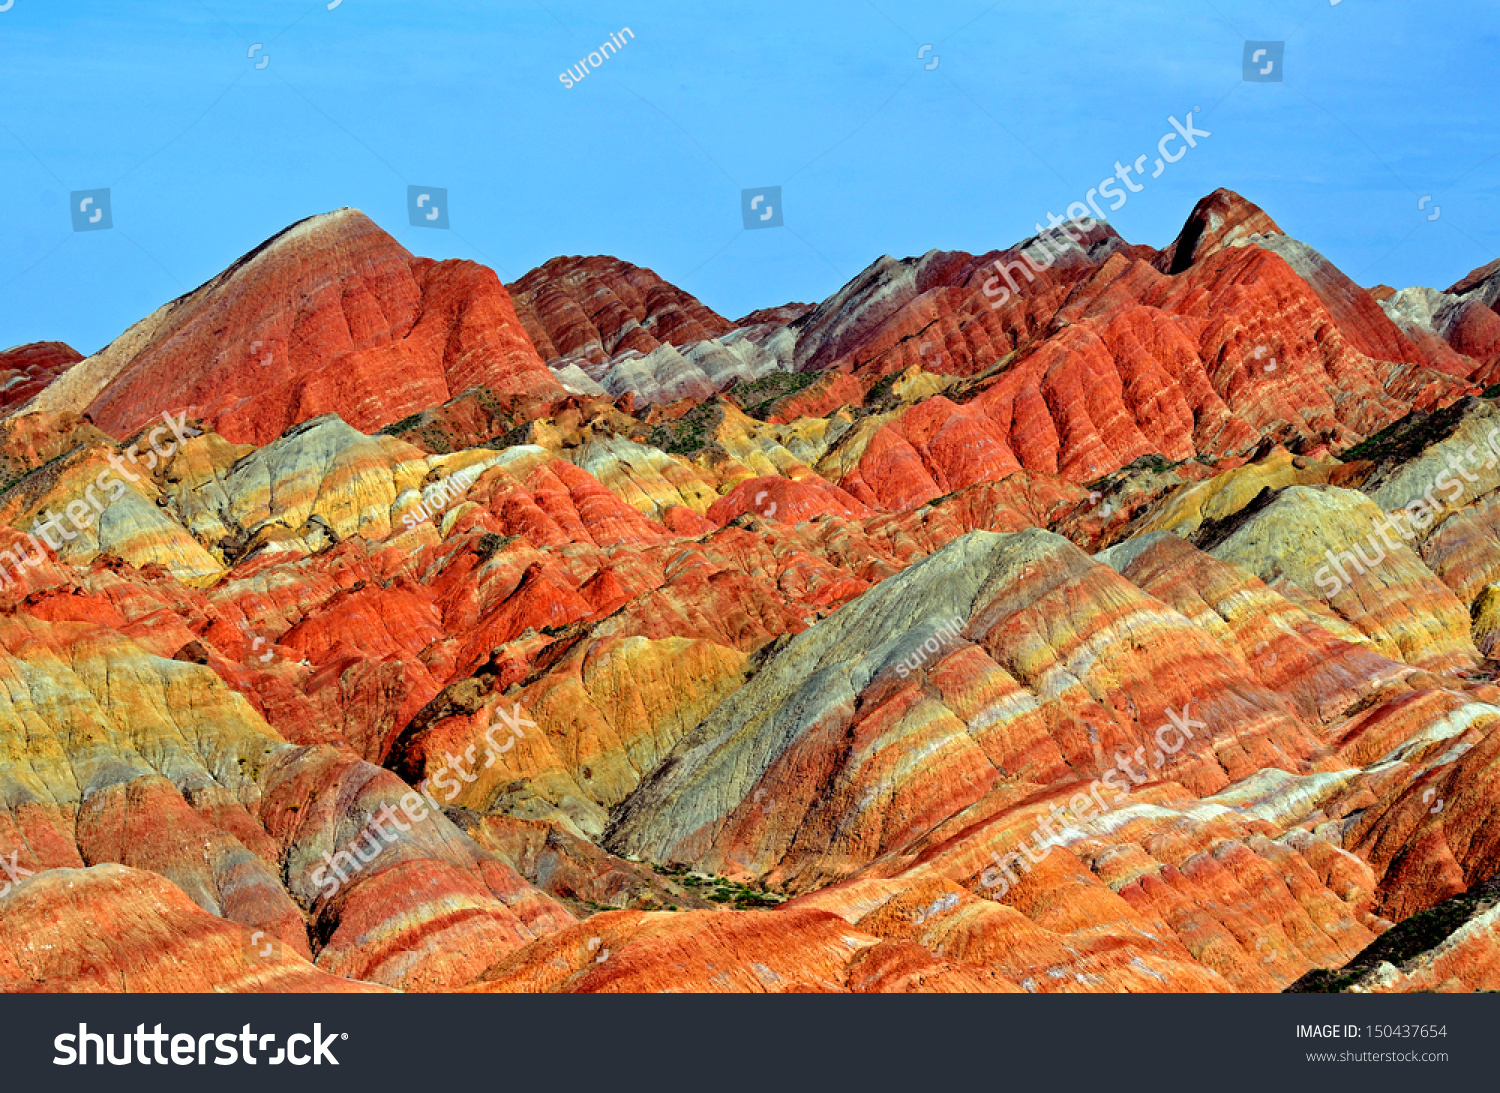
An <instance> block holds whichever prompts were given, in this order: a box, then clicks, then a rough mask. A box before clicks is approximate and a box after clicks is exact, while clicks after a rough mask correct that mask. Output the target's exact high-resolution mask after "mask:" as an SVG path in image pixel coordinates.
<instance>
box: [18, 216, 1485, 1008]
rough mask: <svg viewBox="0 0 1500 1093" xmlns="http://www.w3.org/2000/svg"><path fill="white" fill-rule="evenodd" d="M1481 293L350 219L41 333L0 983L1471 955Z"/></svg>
mask: <svg viewBox="0 0 1500 1093" xmlns="http://www.w3.org/2000/svg"><path fill="white" fill-rule="evenodd" d="M1497 283H1500V275H1497V274H1496V267H1495V266H1494V265H1491V266H1487V267H1484V268H1482V269H1480V270H1476V271H1475V272H1474V273H1473V274H1471V275H1470V276H1469V277H1467V278H1465V279H1464V280H1463V281H1461V282H1459V283H1458V284H1456V285H1454V286H1453V287H1452V288H1450V289H1449V290H1447V291H1446V292H1438V291H1435V290H1432V289H1424V288H1408V289H1403V290H1401V291H1396V290H1395V289H1390V288H1386V287H1384V286H1382V287H1380V288H1378V289H1376V290H1371V291H1369V292H1366V291H1365V290H1363V289H1360V288H1359V287H1358V286H1355V285H1354V284H1353V283H1352V282H1351V281H1349V280H1348V278H1347V277H1345V276H1344V275H1343V274H1342V273H1341V272H1340V271H1338V270H1337V269H1336V268H1334V267H1333V266H1332V264H1331V263H1329V262H1328V261H1327V259H1326V258H1324V257H1323V256H1322V255H1320V254H1318V252H1317V251H1315V250H1314V249H1312V248H1311V247H1310V246H1308V245H1306V244H1304V243H1302V242H1300V241H1298V240H1294V239H1290V238H1289V237H1287V236H1285V235H1284V234H1283V233H1282V232H1281V231H1280V229H1279V228H1277V226H1276V225H1275V223H1274V222H1273V221H1272V220H1271V219H1270V217H1269V216H1268V215H1267V214H1266V213H1264V212H1263V211H1262V210H1260V209H1258V208H1257V207H1256V206H1254V205H1253V204H1251V203H1250V202H1248V201H1245V200H1244V199H1243V198H1241V197H1239V196H1238V195H1236V194H1233V193H1230V192H1229V191H1217V192H1216V193H1214V194H1211V195H1209V196H1208V197H1206V198H1205V199H1204V200H1203V201H1202V202H1200V203H1199V204H1198V206H1197V207H1196V208H1195V209H1194V210H1193V211H1192V213H1191V214H1190V216H1189V218H1188V220H1187V222H1186V224H1185V225H1184V227H1183V230H1182V232H1181V233H1180V234H1179V236H1178V238H1177V239H1176V240H1175V241H1174V242H1173V243H1172V244H1171V245H1170V246H1169V247H1167V248H1166V249H1165V250H1162V251H1160V252H1158V251H1155V250H1153V249H1151V248H1149V247H1141V246H1135V245H1132V244H1130V243H1127V242H1126V241H1125V240H1123V239H1121V238H1120V237H1119V236H1118V235H1117V234H1116V233H1115V232H1114V231H1113V229H1112V228H1110V227H1109V226H1107V225H1105V224H1084V223H1082V222H1073V223H1069V224H1064V225H1060V226H1059V227H1056V228H1052V229H1049V230H1047V231H1045V232H1043V233H1042V234H1041V235H1039V236H1036V237H1034V238H1031V239H1028V240H1025V241H1023V242H1021V243H1019V244H1017V245H1016V246H1014V247H1010V248H1007V249H1004V250H996V251H991V252H988V253H986V254H983V255H977V256H976V255H969V254H963V253H957V252H941V251H932V252H929V253H927V254H925V255H922V256H920V257H916V258H907V259H899V260H898V259H895V258H892V257H889V256H886V257H881V258H879V259H877V260H876V261H874V262H873V263H872V264H871V265H870V266H869V267H868V268H866V269H865V270H864V271H862V272H861V273H860V274H859V275H858V276H856V277H855V278H854V279H853V280H851V281H850V283H849V284H848V285H846V286H844V287H843V288H841V289H840V290H839V291H837V292H836V293H834V294H833V295H832V296H830V297H829V298H828V299H826V300H823V301H819V302H815V303H807V304H787V305H783V306H780V307H769V308H765V309H762V310H760V311H757V312H753V313H751V314H750V315H747V316H745V317H744V318H743V319H740V320H739V321H737V322H730V321H728V320H726V319H724V318H723V317H721V316H718V315H716V314H714V313H713V312H712V311H711V310H709V309H708V308H706V307H705V306H703V305H702V304H701V303H700V302H699V301H697V300H696V299H694V298H693V297H692V296H690V295H689V294H688V293H686V292H685V291H683V290H681V289H678V288H676V287H674V286H672V285H669V284H667V283H665V282H664V281H662V280H661V279H660V278H657V277H656V276H655V275H654V274H652V273H650V271H648V270H644V269H640V268H638V267H635V266H631V265H629V264H628V263H625V262H622V261H619V260H616V259H612V258H559V259H555V260H553V261H552V262H549V263H547V264H546V265H544V266H542V267H540V268H539V269H537V270H534V271H532V272H531V273H529V274H527V275H526V276H525V277H524V278H522V279H521V281H519V282H517V283H516V284H515V285H512V286H510V289H509V290H507V289H506V288H504V287H502V286H501V285H500V284H499V282H498V280H497V279H496V278H495V277H494V275H493V274H492V273H490V272H489V271H487V270H484V269H482V268H481V267H478V266H474V265H472V264H470V263H463V262H431V261H428V260H426V259H421V258H415V257H413V256H411V255H409V254H407V253H406V252H405V251H403V250H402V249H401V248H400V247H398V246H396V245H395V243H394V242H393V241H391V240H390V239H389V238H388V237H386V236H385V235H384V234H383V233H381V232H380V231H379V229H377V228H375V226H374V225H373V224H371V223H370V222H369V221H368V220H366V219H365V218H364V217H362V216H361V215H360V214H358V213H355V212H353V211H352V210H345V211H342V212H339V213H333V214H328V215H326V216H322V217H315V218H313V219H312V220H310V221H304V222H303V223H301V224H299V225H294V226H293V227H292V228H291V229H288V231H286V232H284V233H282V234H281V235H280V236H278V237H276V238H275V239H273V240H271V241H269V242H268V243H266V244H265V245H264V246H262V247H261V248H260V249H258V250H256V251H254V252H252V253H251V254H249V255H247V256H246V257H245V258H244V259H242V260H241V261H240V262H238V263H236V264H235V265H234V266H233V267H231V268H230V269H229V270H227V271H226V272H225V273H224V274H222V275H221V276H219V277H217V278H215V279H214V280H213V281H210V282H209V283H208V284H207V285H205V286H203V287H202V288H200V289H198V290H196V291H195V292H193V293H190V294H189V295H187V296H185V297H183V298H182V299H180V300H177V301H174V302H173V303H170V304H168V305H166V306H164V307H163V308H162V309H161V310H160V311H158V312H157V313H156V314H155V315H153V316H150V317H149V318H147V319H145V320H143V321H142V322H141V323H139V324H137V326H136V327H134V328H132V329H131V330H130V331H128V332H127V333H126V334H125V335H123V336H122V337H121V338H119V339H117V340H116V342H115V343H113V344H112V345H111V346H109V347H107V348H106V349H105V350H103V351H102V352H100V353H98V354H96V355H94V356H93V357H90V358H87V359H85V360H79V359H77V355H76V354H73V353H71V352H70V351H67V350H66V347H59V346H55V345H44V346H31V347H22V348H21V349H20V350H13V351H9V352H8V353H7V354H5V359H4V361H3V362H0V363H3V364H4V366H5V368H6V369H7V372H6V375H8V376H9V377H10V379H9V380H7V383H8V384H9V386H7V387H6V390H7V391H9V392H11V394H10V395H6V396H0V472H3V473H4V476H5V485H4V486H3V487H0V676H3V677H4V679H5V681H6V687H5V689H4V690H3V692H0V694H3V695H4V702H3V703H0V790H3V793H0V855H3V856H4V857H5V859H6V861H7V862H9V861H11V860H12V859H11V853H12V852H14V854H15V857H14V864H15V866H16V869H17V871H18V875H17V877H15V878H14V879H12V878H10V877H9V876H7V877H6V881H5V882H0V883H4V888H3V889H0V935H3V939H0V940H3V941H4V945H0V989H4V990H10V991H38V990H191V991H198V990H203V991H208V990H235V991H251V990H265V991H270V990H290V991H304V990H305V991H321V990H359V991H367V990H392V989H394V990H429V991H449V990H473V991H504V992H540V991H664V990H698V991H736V992H784V991H809V990H816V991H834V992H849V993H864V992H914V991H964V992H992V991H993V992H1027V993H1042V992H1081V991H1089V992H1118V991H1132V992H1134V991H1204V992H1222V991H1277V990H1282V989H1285V988H1288V987H1291V986H1292V985H1293V984H1298V987H1297V989H1308V988H1309V985H1311V986H1313V987H1318V986H1319V985H1321V987H1323V988H1330V989H1357V990H1370V991H1381V990H1385V991H1396V990H1459V989H1462V990H1476V989H1493V988H1494V987H1495V986H1496V983H1497V980H1496V972H1495V969H1496V968H1497V967H1500V944H1497V941H1496V938H1495V936H1494V930H1493V922H1492V921H1491V919H1492V918H1493V914H1494V908H1493V907H1492V906H1491V904H1492V903H1494V902H1495V901H1494V898H1493V897H1494V893H1493V892H1492V891H1491V888H1492V887H1493V885H1492V884H1491V881H1492V878H1494V877H1495V876H1496V875H1497V874H1500V820H1497V808H1500V793H1497V792H1494V787H1495V779H1494V777H1493V774H1492V771H1493V770H1494V769H1495V767H1496V753H1497V749H1500V685H1497V680H1500V661H1497V660H1495V659H1494V651H1495V649H1496V647H1497V644H1500V591H1497V590H1500V410H1497V409H1496V406H1495V403H1494V402H1493V401H1491V400H1489V399H1485V398H1484V397H1482V396H1483V393H1484V391H1485V390H1486V388H1487V386H1488V385H1489V384H1490V383H1492V382H1494V378H1495V377H1494V376H1492V374H1491V373H1492V371H1493V370H1495V369H1497V368H1500V355H1497V352H1496V348H1495V347H1496V345H1500V336H1497V335H1500V327H1496V326H1495V324H1496V323H1500V317H1497V316H1496V315H1495V305H1496V302H1497V298H1500V289H1496V288H1495V286H1496V284H1497ZM252 347H253V348H252ZM23 400H25V401H23ZM163 411H170V412H171V416H170V417H169V419H168V420H169V421H171V422H172V423H173V424H171V425H170V426H169V425H165V424H163V421H162V418H161V414H162V413H163ZM153 437H155V438H156V441H155V446H153V441H152V438H153ZM163 437H165V438H166V441H167V442H166V443H165V444H162V443H161V440H162V438H163ZM1429 910H1432V911H1434V912H1435V915H1436V918H1432V917H1427V918H1422V919H1416V920H1414V916H1417V915H1420V914H1422V913H1423V912H1426V911H1429ZM1437 920H1441V922H1442V923H1444V924H1445V926H1444V930H1443V931H1440V932H1441V933H1442V936H1441V937H1438V936H1436V935H1434V934H1433V932H1432V931H1431V930H1429V929H1427V927H1426V925H1424V924H1427V923H1431V922H1433V921H1437ZM1408 923H1410V924H1409V925H1408ZM1413 939H1415V940H1413ZM1418 941H1420V942H1421V944H1417V942H1418ZM1320 970H1321V971H1320Z"/></svg>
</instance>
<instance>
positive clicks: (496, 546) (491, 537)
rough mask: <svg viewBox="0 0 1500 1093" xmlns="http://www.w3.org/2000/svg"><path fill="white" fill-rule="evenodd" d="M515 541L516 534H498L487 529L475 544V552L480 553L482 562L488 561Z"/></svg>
mask: <svg viewBox="0 0 1500 1093" xmlns="http://www.w3.org/2000/svg"><path fill="white" fill-rule="evenodd" d="M515 541H516V536H514V535H496V534H495V533H494V532H493V531H487V532H485V533H484V534H483V535H481V536H480V537H479V542H478V543H476V544H474V553H476V554H478V555H479V560H480V562H481V563H483V562H487V561H489V560H490V559H491V558H493V557H494V556H495V555H496V554H499V553H500V552H501V551H502V550H504V549H505V548H506V547H508V546H510V544H511V543H514V542H515Z"/></svg>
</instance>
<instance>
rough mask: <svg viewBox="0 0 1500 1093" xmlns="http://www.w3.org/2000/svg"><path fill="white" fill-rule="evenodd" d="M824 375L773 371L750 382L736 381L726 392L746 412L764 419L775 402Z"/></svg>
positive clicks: (801, 389) (808, 385)
mask: <svg viewBox="0 0 1500 1093" xmlns="http://www.w3.org/2000/svg"><path fill="white" fill-rule="evenodd" d="M823 375H824V374H823V373H821V372H772V373H771V374H770V375H768V376H762V377H761V378H760V379H758V380H753V381H751V382H750V383H735V384H734V385H733V386H731V387H730V388H729V389H728V390H727V391H725V392H724V393H725V394H726V395H728V396H729V397H731V398H732V399H734V401H735V402H737V403H739V404H740V406H741V407H742V408H743V409H744V411H745V413H747V414H749V415H750V416H751V417H753V418H759V419H761V420H762V421H764V420H765V417H766V415H767V414H769V413H770V412H771V405H772V404H773V403H774V402H776V401H777V400H778V399H783V398H786V396H787V395H794V394H796V393H797V392H798V391H804V390H806V389H807V388H809V387H811V386H812V385H813V384H814V383H817V382H818V380H820V379H822V378H823Z"/></svg>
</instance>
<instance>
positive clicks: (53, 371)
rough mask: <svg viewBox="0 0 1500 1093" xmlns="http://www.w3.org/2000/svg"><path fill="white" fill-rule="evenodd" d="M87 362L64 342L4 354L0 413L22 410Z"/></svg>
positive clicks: (0, 365) (1, 357)
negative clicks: (14, 408) (60, 378)
mask: <svg viewBox="0 0 1500 1093" xmlns="http://www.w3.org/2000/svg"><path fill="white" fill-rule="evenodd" d="M81 360H83V354H82V353H80V352H78V351H77V350H76V349H74V348H73V347H72V346H70V345H65V344H63V343H62V342H36V343H33V344H32V345H18V346H16V348H14V349H7V350H5V351H4V352H0V411H4V410H9V409H11V408H12V407H15V406H22V405H24V404H25V403H26V402H28V401H30V399H31V397H32V396H33V395H35V394H36V393H37V392H38V391H42V390H44V389H45V388H46V387H47V386H48V385H49V384H51V382H52V381H53V380H55V379H56V378H57V377H58V376H60V375H62V373H64V372H66V371H67V370H68V369H69V368H72V367H73V365H75V364H77V363H78V362H79V361H81Z"/></svg>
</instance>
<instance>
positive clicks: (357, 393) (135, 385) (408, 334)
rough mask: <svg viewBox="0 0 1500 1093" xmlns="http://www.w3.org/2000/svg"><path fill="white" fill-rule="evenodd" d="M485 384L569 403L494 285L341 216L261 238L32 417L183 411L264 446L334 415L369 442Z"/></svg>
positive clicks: (530, 398)
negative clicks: (384, 429) (372, 435)
mask: <svg viewBox="0 0 1500 1093" xmlns="http://www.w3.org/2000/svg"><path fill="white" fill-rule="evenodd" d="M268 301H274V302H275V303H274V306H273V307H269V308H268V307H267V302H268ZM476 384H484V385H486V386H488V387H490V388H491V389H493V390H494V391H495V392H496V394H497V395H498V396H499V397H500V398H501V399H503V400H506V401H509V402H511V403H514V404H522V403H526V404H530V403H534V402H537V401H541V400H546V399H548V398H555V397H557V396H560V395H561V394H563V390H562V388H561V387H560V385H559V384H558V383H557V382H556V381H555V380H554V379H553V378H552V376H551V374H550V373H549V372H548V371H547V370H546V368H545V366H543V364H542V362H541V360H540V359H539V358H538V357H537V355H536V351H535V350H534V349H533V348H532V346H531V344H530V343H529V342H528V340H527V336H526V333H525V331H524V330H523V329H522V326H521V324H520V321H519V320H518V319H517V318H516V315H515V311H514V309H513V307H512V305H511V302H510V299H509V297H508V296H507V295H506V292H505V289H504V288H503V287H502V286H501V285H500V283H499V280H498V279H497V278H496V277H495V275H494V273H493V272H491V271H490V270H487V269H485V268H483V267H481V266H477V265H475V264H474V263H472V262H457V261H454V262H432V261H429V260H427V259H419V258H414V257H412V255H410V254H408V253H407V252H406V251H405V250H404V249H402V248H401V247H400V246H399V245H398V244H397V243H396V242H395V240H393V239H392V238H391V237H390V236H388V235H386V234H385V233H384V232H383V231H381V230H380V229H379V228H377V227H376V226H375V225H374V224H373V223H371V222H370V220H369V219H367V218H366V217H365V216H364V214H362V213H360V212H358V211H357V210H354V209H343V210H340V211H339V212H335V213H328V214H326V215H323V216H316V217H313V218H312V219H310V220H304V221H302V222H301V223H298V224H294V225H292V226H291V227H290V228H287V229H286V230H285V231H283V232H282V233H281V234H279V235H277V236H275V237H274V238H272V239H269V240H267V241H266V242H265V243H263V244H261V246H260V247H258V248H257V249H256V250H254V251H251V252H250V253H249V254H247V255H245V256H244V257H243V258H241V259H240V260H239V261H238V262H236V263H235V264H234V265H233V266H231V267H230V268H229V269H228V270H226V271H225V272H224V273H222V274H220V275H219V276H218V277H215V278H214V279H213V280H211V281H209V282H208V283H207V284H205V285H202V286H201V287H199V288H198V289H195V290H194V291H193V292H190V293H188V294H187V295H186V296H183V297H181V298H180V299H177V300H174V301H172V302H171V303H169V304H167V305H165V306H164V307H162V308H161V309H160V310H158V311H157V312H156V313H155V314H153V315H152V316H151V317H150V318H148V319H146V320H144V321H142V322H141V323H138V324H137V325H136V326H134V327H132V328H131V329H130V330H128V331H126V332H125V333H124V334H122V335H121V336H120V337H119V338H117V339H116V340H115V341H114V342H112V343H111V344H110V345H109V346H108V347H107V348H105V349H104V350H102V351H100V352H99V353H97V354H95V355H94V356H92V357H90V358H89V359H88V360H87V361H84V362H81V363H80V364H78V365H76V366H75V367H73V368H70V369H69V370H68V372H67V374H66V377H65V380H64V381H63V382H61V383H54V384H53V385H52V386H51V387H49V388H48V389H47V390H46V391H45V392H43V393H42V394H40V395H38V396H37V398H35V399H34V400H32V402H31V403H29V404H28V407H27V408H28V409H31V410H64V409H66V410H73V411H76V412H78V413H84V412H87V413H88V414H89V415H90V416H91V417H92V418H93V420H94V421H95V423H96V424H98V425H99V426H100V427H101V428H103V429H105V430H106V431H108V432H111V433H115V434H124V433H128V432H130V431H133V430H135V429H136V428H138V427H139V426H141V425H143V424H145V423H146V422H147V421H150V420H151V419H152V418H155V417H157V416H158V415H159V414H160V413H161V412H162V411H164V410H170V411H181V412H185V413H187V414H188V415H189V416H190V417H193V418H198V419H201V420H203V421H204V422H205V423H207V424H208V425H209V427H211V428H214V429H215V430H216V431H218V432H219V433H220V435H222V436H224V437H225V438H226V439H231V440H235V441H240V442H252V443H264V442H265V441H267V440H270V439H272V438H274V437H276V436H278V435H280V433H281V432H282V431H283V430H285V429H286V428H287V427H288V426H290V425H294V424H297V423H299V422H302V421H306V420H307V419H309V418H311V417H316V416H317V415H319V414H324V413H337V414H339V415H340V416H342V417H343V418H344V419H345V420H347V421H348V422H350V423H351V424H352V425H354V426H355V427H356V428H360V429H366V430H370V431H373V430H375V429H378V428H380V427H381V426H383V425H386V424H389V423H390V422H393V421H396V420H398V419H400V418H403V417H406V416H407V415H408V414H411V413H414V412H417V411H420V410H423V409H425V408H427V407H429V406H433V405H435V404H437V403H440V402H443V401H444V400H445V399H447V398H448V397H449V396H450V395H452V394H455V393H457V392H459V391H462V390H464V389H465V388H467V387H471V386H474V385H476Z"/></svg>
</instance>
